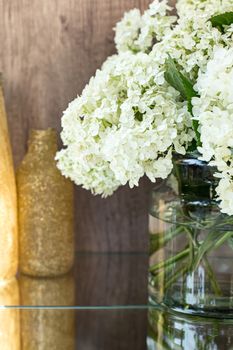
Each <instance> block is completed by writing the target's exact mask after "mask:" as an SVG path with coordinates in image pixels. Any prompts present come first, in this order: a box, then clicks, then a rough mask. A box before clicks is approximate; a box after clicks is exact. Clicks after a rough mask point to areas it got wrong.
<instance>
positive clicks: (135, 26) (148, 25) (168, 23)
mask: <svg viewBox="0 0 233 350" xmlns="http://www.w3.org/2000/svg"><path fill="white" fill-rule="evenodd" d="M171 9H172V8H171V7H170V6H168V1H167V0H162V1H161V2H159V0H155V1H154V2H153V3H152V4H151V5H150V7H149V9H148V10H147V11H145V12H144V14H143V15H141V13H140V11H139V10H138V9H134V10H132V11H129V12H127V13H126V14H125V16H124V18H123V20H122V21H121V22H119V23H118V24H117V26H116V36H115V43H116V47H117V50H118V52H125V51H132V52H139V51H141V52H148V50H150V49H151V48H152V45H153V42H154V41H155V40H157V41H160V40H162V39H163V38H164V37H165V36H166V35H167V34H168V33H170V31H171V28H172V25H173V23H175V22H176V20H177V17H176V16H169V15H168V14H169V11H170V10H171Z"/></svg>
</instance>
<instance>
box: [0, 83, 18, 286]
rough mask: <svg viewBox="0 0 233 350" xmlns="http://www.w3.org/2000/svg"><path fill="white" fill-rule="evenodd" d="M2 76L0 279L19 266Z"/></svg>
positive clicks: (6, 276) (0, 117)
mask: <svg viewBox="0 0 233 350" xmlns="http://www.w3.org/2000/svg"><path fill="white" fill-rule="evenodd" d="M1 81H2V80H1V76H0V280H1V279H9V278H12V277H13V276H14V275H15V274H16V271H17V266H18V232H17V200H16V186H15V174H14V167H13V160H12V152H11V146H10V141H9V134H8V127H7V117H6V111H5V104H4V97H3V90H2V84H1Z"/></svg>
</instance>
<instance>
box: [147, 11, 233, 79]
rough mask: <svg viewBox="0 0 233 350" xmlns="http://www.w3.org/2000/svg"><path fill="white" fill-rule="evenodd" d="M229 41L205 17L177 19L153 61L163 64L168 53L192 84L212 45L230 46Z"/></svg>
mask: <svg viewBox="0 0 233 350" xmlns="http://www.w3.org/2000/svg"><path fill="white" fill-rule="evenodd" d="M231 43H232V40H231V39H227V38H225V37H223V36H222V34H221V32H220V31H219V30H218V29H217V28H213V27H212V25H211V23H210V22H208V21H207V18H206V17H203V16H199V17H198V16H196V17H195V18H194V17H185V18H182V19H179V21H178V24H177V26H176V27H175V28H174V29H173V30H172V31H171V32H170V34H168V35H166V37H165V38H164V39H163V40H162V41H161V42H159V43H157V44H155V45H154V47H153V50H152V53H151V54H152V55H154V59H155V60H156V61H157V62H159V63H160V64H163V63H164V62H165V60H166V58H167V57H168V54H169V55H170V56H171V57H172V58H173V59H175V60H176V61H177V63H178V64H179V65H180V67H181V70H182V71H183V73H185V74H186V75H189V78H190V79H191V80H193V81H195V80H196V78H197V74H198V71H199V69H201V71H204V70H205V68H206V65H207V62H208V60H209V59H210V57H212V55H213V50H214V47H215V46H220V45H222V46H226V45H227V44H228V45H231Z"/></svg>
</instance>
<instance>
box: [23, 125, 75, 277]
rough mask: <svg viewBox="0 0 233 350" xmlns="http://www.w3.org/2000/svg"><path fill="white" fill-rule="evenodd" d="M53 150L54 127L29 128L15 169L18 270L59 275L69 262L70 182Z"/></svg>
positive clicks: (71, 234)
mask: <svg viewBox="0 0 233 350" xmlns="http://www.w3.org/2000/svg"><path fill="white" fill-rule="evenodd" d="M56 152H57V136H56V132H55V131H54V130H52V129H48V130H32V131H31V134H30V138H29V145H28V153H27V154H26V156H25V158H24V160H23V162H22V164H21V166H20V168H19V170H18V173H17V184H18V200H19V233H20V250H19V251H20V256H19V259H20V271H21V272H22V273H24V274H27V275H31V276H40V277H51V276H58V275H62V274H65V273H67V272H68V271H69V270H70V269H71V267H72V265H73V260H74V232H73V211H74V210H73V185H72V183H71V182H70V181H69V180H67V179H65V178H64V177H63V176H62V175H61V173H60V172H59V170H58V169H57V167H56V162H55V160H54V158H55V154H56Z"/></svg>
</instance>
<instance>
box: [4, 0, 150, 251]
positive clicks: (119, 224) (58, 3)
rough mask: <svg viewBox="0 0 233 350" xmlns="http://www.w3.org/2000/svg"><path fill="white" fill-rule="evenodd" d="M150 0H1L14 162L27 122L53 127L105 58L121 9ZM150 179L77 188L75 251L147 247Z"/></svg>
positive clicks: (22, 146)
mask: <svg viewBox="0 0 233 350" xmlns="http://www.w3.org/2000/svg"><path fill="white" fill-rule="evenodd" d="M150 2H151V0H7V1H6V0H0V16H1V17H0V18H1V19H0V43H1V50H0V71H2V72H3V74H4V80H5V83H4V86H5V96H6V106H7V111H8V116H9V125H10V132H11V139H12V144H13V151H14V159H15V164H16V167H17V165H18V164H19V162H20V161H21V159H22V157H23V155H24V154H25V152H26V144H27V138H28V131H29V129H30V128H47V127H53V128H56V129H57V130H58V131H60V118H61V114H62V111H63V110H64V109H65V108H66V106H67V104H68V102H69V101H71V100H72V99H73V98H74V97H75V96H76V95H77V94H78V93H80V92H81V91H82V89H83V87H84V86H85V84H86V83H87V82H88V80H89V78H90V76H91V75H93V73H94V72H95V70H96V68H98V67H100V66H101V64H102V62H103V61H104V60H105V58H106V57H107V56H109V55H110V54H112V53H113V52H114V44H113V36H114V33H113V31H112V28H113V27H114V25H115V23H116V22H117V21H118V20H119V19H120V18H121V17H122V15H123V13H124V11H126V10H129V9H131V8H134V7H139V8H141V9H142V10H143V9H145V8H146V7H147V6H148V4H149V3H150ZM150 187H151V184H149V182H148V181H147V180H142V182H141V185H140V187H139V188H137V189H135V190H132V191H130V190H129V189H128V188H123V189H120V190H119V191H118V192H117V193H116V194H115V195H114V196H113V197H112V198H109V199H106V200H102V199H100V198H97V197H92V196H91V195H90V193H88V192H86V191H84V190H82V189H79V188H77V189H76V238H77V250H79V251H93V252H94V251H99V252H105V251H110V252H119V251H121V252H139V251H140V252H143V251H146V250H147V206H148V192H149V188H150Z"/></svg>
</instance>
